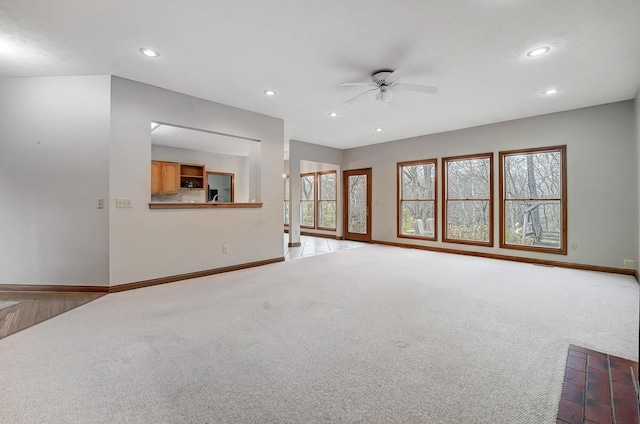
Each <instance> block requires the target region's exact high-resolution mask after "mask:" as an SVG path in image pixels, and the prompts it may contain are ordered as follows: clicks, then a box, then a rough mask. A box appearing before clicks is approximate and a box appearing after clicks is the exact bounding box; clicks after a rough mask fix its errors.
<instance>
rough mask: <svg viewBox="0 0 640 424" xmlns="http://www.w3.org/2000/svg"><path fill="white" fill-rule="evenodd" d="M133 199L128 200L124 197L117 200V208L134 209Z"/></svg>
mask: <svg viewBox="0 0 640 424" xmlns="http://www.w3.org/2000/svg"><path fill="white" fill-rule="evenodd" d="M132 207H133V206H132V201H131V199H126V198H124V197H117V198H116V208H132Z"/></svg>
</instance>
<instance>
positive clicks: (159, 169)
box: [151, 161, 180, 194]
mask: <svg viewBox="0 0 640 424" xmlns="http://www.w3.org/2000/svg"><path fill="white" fill-rule="evenodd" d="M179 181H180V165H178V164H177V163H175V162H160V161H151V194H178V190H179V185H180V183H179Z"/></svg>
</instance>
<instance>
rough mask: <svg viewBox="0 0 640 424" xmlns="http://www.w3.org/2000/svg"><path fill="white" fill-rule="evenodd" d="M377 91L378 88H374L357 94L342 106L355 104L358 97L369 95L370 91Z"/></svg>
mask: <svg viewBox="0 0 640 424" xmlns="http://www.w3.org/2000/svg"><path fill="white" fill-rule="evenodd" d="M377 90H378V87H376V88H371V89H369V90H367V91H365V92H364V93H360V94H358V95H357V96H355V97H352V98H351V99H349V100H347V101H346V102H344V103H343V104H344V105H348V104H351V103H353V102H355V101H356V100H358V99H359V98H360V97H362V96H364V95H365V94H367V93H371V92H372V91H377Z"/></svg>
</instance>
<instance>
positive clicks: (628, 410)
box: [615, 402, 638, 424]
mask: <svg viewBox="0 0 640 424" xmlns="http://www.w3.org/2000/svg"><path fill="white" fill-rule="evenodd" d="M615 409H616V421H617V422H618V424H620V423H627V424H636V423H637V422H638V405H629V404H627V403H622V402H616V403H615Z"/></svg>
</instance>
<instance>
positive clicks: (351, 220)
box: [344, 168, 371, 241]
mask: <svg viewBox="0 0 640 424" xmlns="http://www.w3.org/2000/svg"><path fill="white" fill-rule="evenodd" d="M344 185H345V188H344V193H345V201H344V205H345V206H344V223H345V225H344V228H345V234H344V237H345V239H347V240H360V241H371V169H370V168H369V169H359V170H354V171H344Z"/></svg>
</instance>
